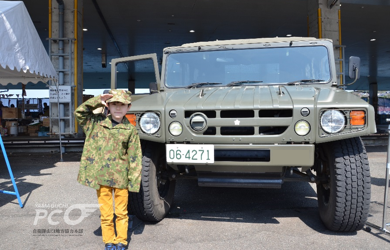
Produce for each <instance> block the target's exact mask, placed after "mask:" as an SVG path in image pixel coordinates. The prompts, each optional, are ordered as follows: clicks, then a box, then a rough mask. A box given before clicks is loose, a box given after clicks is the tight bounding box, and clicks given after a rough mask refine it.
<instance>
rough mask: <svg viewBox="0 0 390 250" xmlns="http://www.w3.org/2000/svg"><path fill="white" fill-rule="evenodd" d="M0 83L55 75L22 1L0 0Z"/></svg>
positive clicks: (23, 81)
mask: <svg viewBox="0 0 390 250" xmlns="http://www.w3.org/2000/svg"><path fill="white" fill-rule="evenodd" d="M0 37H1V42H0V85H7V84H9V83H11V84H13V85H16V84H18V83H19V82H21V83H28V82H33V83H37V82H39V81H42V82H47V81H48V80H52V79H55V78H58V76H57V72H56V71H55V69H54V67H53V64H52V62H51V61H50V58H49V56H48V55H47V52H46V49H45V47H44V46H43V44H42V41H41V39H40V37H39V35H38V32H37V30H36V29H35V26H34V24H33V22H32V20H31V17H30V15H29V14H28V12H27V9H26V7H25V6H24V3H23V2H22V1H0Z"/></svg>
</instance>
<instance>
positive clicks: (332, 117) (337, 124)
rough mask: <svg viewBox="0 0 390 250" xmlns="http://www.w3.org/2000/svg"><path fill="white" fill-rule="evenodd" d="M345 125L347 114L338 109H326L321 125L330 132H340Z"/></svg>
mask: <svg viewBox="0 0 390 250" xmlns="http://www.w3.org/2000/svg"><path fill="white" fill-rule="evenodd" d="M344 126H345V116H344V114H343V113H342V112H340V111H338V110H328V111H325V112H324V113H323V114H322V116H321V127H322V129H323V130H324V131H325V132H327V133H329V134H334V133H338V132H340V131H341V130H343V128H344Z"/></svg>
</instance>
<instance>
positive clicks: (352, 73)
mask: <svg viewBox="0 0 390 250" xmlns="http://www.w3.org/2000/svg"><path fill="white" fill-rule="evenodd" d="M348 63H349V69H348V71H349V74H348V75H349V78H352V79H359V78H360V58H359V57H356V56H351V57H349V62H348Z"/></svg>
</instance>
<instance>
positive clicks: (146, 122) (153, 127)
mask: <svg viewBox="0 0 390 250" xmlns="http://www.w3.org/2000/svg"><path fill="white" fill-rule="evenodd" d="M139 126H140V127H141V129H142V131H143V132H144V133H146V134H154V133H156V132H157V130H159V128H160V117H158V115H156V114H155V113H152V112H149V113H145V114H143V115H142V116H141V119H140V121H139Z"/></svg>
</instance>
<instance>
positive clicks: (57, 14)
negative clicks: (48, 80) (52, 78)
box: [49, 0, 83, 135]
mask: <svg viewBox="0 0 390 250" xmlns="http://www.w3.org/2000/svg"><path fill="white" fill-rule="evenodd" d="M82 6H83V0H49V38H50V39H54V40H50V41H49V42H50V43H51V51H49V54H51V55H53V56H52V57H51V58H52V62H53V65H54V67H55V68H56V70H57V71H58V74H59V85H60V86H70V93H71V101H70V102H69V103H60V105H57V104H56V102H53V103H51V105H50V106H51V107H50V109H51V113H50V116H51V117H58V116H59V117H60V122H59V124H58V122H55V119H51V130H52V132H54V133H58V132H59V131H60V132H61V134H68V135H75V134H79V135H80V134H82V130H81V129H80V127H79V126H78V125H77V124H76V122H75V119H74V115H73V112H74V110H75V108H77V106H78V105H80V104H81V103H82V100H83V77H82V76H83V39H82V38H83V27H82V19H83V17H82V15H83V13H82ZM56 38H66V39H69V40H55V39H56ZM57 54H58V55H57ZM62 118H63V119H62Z"/></svg>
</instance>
